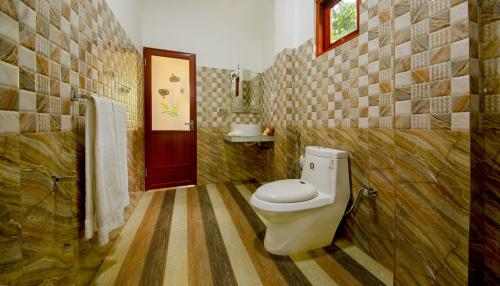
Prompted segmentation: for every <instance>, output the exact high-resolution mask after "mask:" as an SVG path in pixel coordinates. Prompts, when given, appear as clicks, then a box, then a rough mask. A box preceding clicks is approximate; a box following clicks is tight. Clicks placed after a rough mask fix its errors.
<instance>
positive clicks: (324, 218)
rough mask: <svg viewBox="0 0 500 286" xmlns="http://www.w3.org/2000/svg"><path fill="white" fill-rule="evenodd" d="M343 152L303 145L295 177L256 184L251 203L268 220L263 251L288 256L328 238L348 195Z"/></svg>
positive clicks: (332, 232) (327, 242)
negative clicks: (304, 147) (301, 164)
mask: <svg viewBox="0 0 500 286" xmlns="http://www.w3.org/2000/svg"><path fill="white" fill-rule="evenodd" d="M347 157H348V156H347V152H345V151H341V150H335V149H331V148H324V147H316V146H308V147H306V156H305V159H304V164H303V168H302V174H301V178H300V179H295V180H280V181H275V182H272V183H269V184H265V185H263V186H261V187H260V188H258V189H257V191H256V192H255V193H254V194H253V195H252V198H251V200H250V203H251V205H252V206H253V207H254V209H255V210H256V211H257V212H258V213H259V214H260V215H262V216H263V217H264V218H266V219H267V220H268V224H267V231H266V237H265V239H264V247H265V248H266V250H267V251H269V252H271V253H273V254H277V255H289V254H293V253H299V252H304V251H307V250H311V249H315V248H320V247H324V246H327V245H329V244H330V243H331V242H332V239H333V236H334V235H335V231H336V230H337V227H338V225H339V223H340V220H341V219H342V216H343V214H344V212H345V209H346V207H347V203H348V202H349V197H350V190H349V188H350V187H349V167H348V159H347Z"/></svg>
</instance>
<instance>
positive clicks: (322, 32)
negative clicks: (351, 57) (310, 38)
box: [316, 0, 361, 57]
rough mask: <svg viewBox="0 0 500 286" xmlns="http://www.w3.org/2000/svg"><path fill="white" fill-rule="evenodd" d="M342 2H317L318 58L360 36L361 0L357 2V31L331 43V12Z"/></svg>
mask: <svg viewBox="0 0 500 286" xmlns="http://www.w3.org/2000/svg"><path fill="white" fill-rule="evenodd" d="M340 1H341V0H316V56H318V57H319V56H321V55H322V54H324V53H326V52H328V51H330V50H332V49H334V48H336V47H338V46H340V45H342V44H344V43H346V42H348V41H350V40H352V39H354V38H356V37H357V36H358V35H359V5H360V4H359V3H360V2H361V0H356V16H357V17H356V18H357V19H356V21H357V29H356V30H355V31H353V32H351V33H349V34H347V35H345V36H344V37H342V38H340V39H338V40H336V41H335V42H333V43H330V41H331V39H330V35H331V27H330V21H331V19H330V15H331V13H330V10H331V9H332V7H333V6H335V5H336V4H338V3H339V2H340Z"/></svg>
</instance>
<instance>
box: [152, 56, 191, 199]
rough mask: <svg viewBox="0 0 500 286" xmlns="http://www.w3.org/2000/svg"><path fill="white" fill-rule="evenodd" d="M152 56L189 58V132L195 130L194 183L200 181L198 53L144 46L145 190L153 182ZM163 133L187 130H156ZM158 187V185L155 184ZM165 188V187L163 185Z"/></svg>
mask: <svg viewBox="0 0 500 286" xmlns="http://www.w3.org/2000/svg"><path fill="white" fill-rule="evenodd" d="M151 56H161V57H169V58H177V59H184V60H189V89H190V102H189V104H190V119H191V120H193V130H191V131H189V132H194V135H193V137H194V141H195V142H194V152H193V154H192V156H193V158H192V159H193V161H194V170H193V171H192V172H194V185H196V184H197V181H198V141H197V140H198V138H197V133H198V131H197V130H198V129H197V125H198V123H197V120H196V119H197V114H196V54H194V53H185V52H178V51H170V50H162V49H156V48H149V47H144V48H143V59H144V123H145V130H144V141H145V142H144V143H145V144H144V146H145V178H144V185H145V190H146V191H147V190H150V189H151V183H150V182H149V181H148V178H147V175H148V174H147V168H148V166H149V164H150V158H149V156H150V154H149V153H150V152H151V147H152V146H151V134H152V132H153V131H152V130H151V125H152V123H151V121H152V112H151V97H152V94H151V64H150V58H151ZM154 132H161V133H166V134H168V133H174V132H185V131H154ZM168 187H173V186H165V188H168ZM155 188H156V186H155ZM161 188H163V187H161Z"/></svg>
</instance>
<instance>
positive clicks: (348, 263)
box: [94, 182, 392, 286]
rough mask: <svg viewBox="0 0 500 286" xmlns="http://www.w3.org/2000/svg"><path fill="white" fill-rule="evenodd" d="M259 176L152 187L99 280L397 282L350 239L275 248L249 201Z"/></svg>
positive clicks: (146, 282) (152, 282)
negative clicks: (285, 251)
mask: <svg viewBox="0 0 500 286" xmlns="http://www.w3.org/2000/svg"><path fill="white" fill-rule="evenodd" d="M258 186H259V183H257V182H229V183H221V184H216V185H207V186H198V187H193V188H187V189H177V190H168V191H150V192H147V193H146V194H145V195H144V196H143V198H142V199H141V201H140V202H139V204H138V205H137V207H136V209H135V210H134V213H133V214H132V216H131V217H130V219H129V221H128V222H127V224H126V225H125V227H124V229H123V230H122V233H121V234H120V237H119V238H118V240H117V242H116V243H115V245H114V246H113V248H112V250H111V252H110V254H109V255H108V257H106V259H105V261H104V262H103V264H102V266H101V269H100V270H99V273H98V274H97V275H96V277H95V280H94V284H97V285H120V286H121V285H148V286H150V285H392V273H391V272H389V271H388V270H386V269H385V268H384V267H382V266H381V265H380V264H378V263H377V262H376V261H374V260H373V259H371V258H370V257H369V256H367V255H366V254H364V253H363V252H361V251H360V250H359V249H358V248H356V247H354V246H352V245H349V244H348V243H346V242H344V241H336V242H335V243H334V244H332V245H330V246H328V247H325V248H323V249H317V250H314V251H309V252H307V253H303V254H298V255H293V256H291V257H282V256H275V255H271V254H269V253H267V252H266V251H265V249H264V245H263V239H264V233H265V228H266V221H265V219H263V218H262V217H260V216H259V215H258V214H257V213H255V212H254V210H253V209H252V208H251V206H250V205H249V200H250V196H251V194H252V192H253V191H255V189H256V188H257V187H258Z"/></svg>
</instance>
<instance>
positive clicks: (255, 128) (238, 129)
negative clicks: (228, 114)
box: [228, 123, 261, 137]
mask: <svg viewBox="0 0 500 286" xmlns="http://www.w3.org/2000/svg"><path fill="white" fill-rule="evenodd" d="M260 133H261V127H260V124H237V123H232V124H231V132H229V134H228V135H229V136H242V137H252V136H258V135H260Z"/></svg>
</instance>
